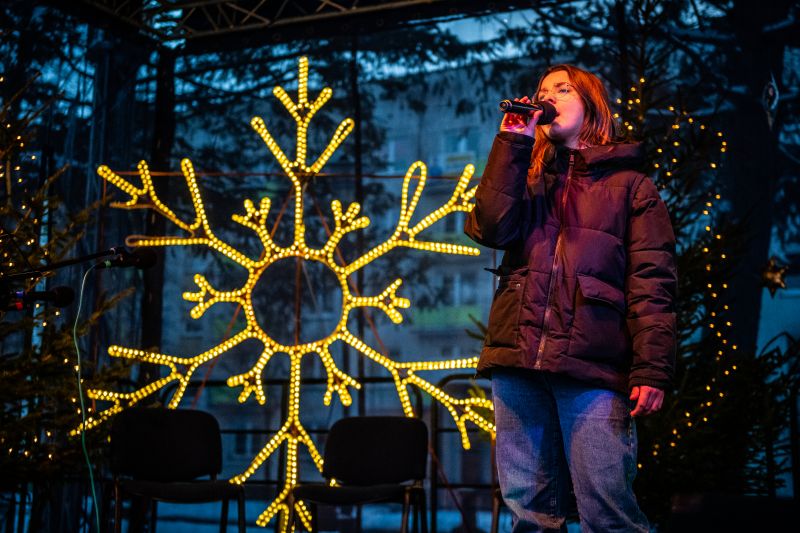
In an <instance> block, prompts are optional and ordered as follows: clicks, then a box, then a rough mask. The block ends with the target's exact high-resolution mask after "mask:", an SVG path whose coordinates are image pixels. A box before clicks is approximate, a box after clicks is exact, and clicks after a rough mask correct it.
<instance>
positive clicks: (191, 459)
mask: <svg viewBox="0 0 800 533" xmlns="http://www.w3.org/2000/svg"><path fill="white" fill-rule="evenodd" d="M221 471H222V439H221V437H220V430H219V424H218V423H217V420H216V418H214V416H213V415H211V414H210V413H206V412H203V411H193V410H188V409H163V408H137V407H134V408H130V409H126V410H124V411H122V412H121V413H120V414H118V415H117V416H116V417H115V418H114V420H113V421H112V424H111V472H112V474H113V476H114V531H116V532H119V531H120V530H121V526H122V500H123V498H124V497H126V496H128V497H135V498H141V499H143V500H144V501H145V502H147V503H152V515H151V529H150V531H155V523H156V512H157V502H159V501H163V502H170V503H206V502H214V501H221V502H222V517H221V519H220V531H221V532H224V531H225V530H226V528H227V523H228V502H229V501H230V500H231V499H236V500H237V502H238V510H239V513H238V515H239V516H238V518H239V532H240V533H244V532H245V516H244V502H245V499H244V487H243V486H242V485H235V484H232V483H229V482H228V481H227V480H218V479H217V475H218V474H219V473H220V472H221ZM202 476H210V478H211V479H210V480H198V479H197V478H199V477H202ZM145 510H146V506H145Z"/></svg>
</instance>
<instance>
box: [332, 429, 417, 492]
mask: <svg viewBox="0 0 800 533" xmlns="http://www.w3.org/2000/svg"><path fill="white" fill-rule="evenodd" d="M427 458H428V428H427V426H426V425H425V423H424V422H423V421H422V420H419V419H418V418H407V417H403V416H363V417H353V418H342V419H341V420H338V421H337V422H336V423H334V424H333V426H332V427H331V430H330V432H329V433H328V440H327V441H326V442H325V461H324V463H323V467H322V475H323V476H325V477H326V478H328V479H330V478H335V479H336V480H338V481H341V482H342V483H343V484H346V485H376V484H382V483H400V482H402V481H407V480H414V479H424V478H425V463H426V461H427Z"/></svg>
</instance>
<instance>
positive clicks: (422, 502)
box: [419, 490, 428, 533]
mask: <svg viewBox="0 0 800 533" xmlns="http://www.w3.org/2000/svg"><path fill="white" fill-rule="evenodd" d="M419 518H420V522H421V523H422V533H428V502H427V501H426V499H425V491H424V490H421V491H420V492H419Z"/></svg>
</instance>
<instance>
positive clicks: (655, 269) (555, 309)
mask: <svg viewBox="0 0 800 533" xmlns="http://www.w3.org/2000/svg"><path fill="white" fill-rule="evenodd" d="M536 100H537V101H544V102H549V103H550V104H552V105H553V106H555V109H556V116H555V119H554V120H553V122H552V123H550V124H547V125H538V124H537V121H538V120H539V118H540V117H541V115H542V112H541V111H535V112H531V113H530V114H529V116H523V115H518V114H511V113H509V114H506V115H505V117H504V118H503V121H502V123H501V124H500V133H499V134H498V135H497V137H496V139H495V141H494V145H493V146H492V150H491V153H490V155H489V160H488V162H487V164H486V170H485V171H484V173H483V177H482V179H481V182H480V185H479V186H478V190H477V193H476V195H475V198H476V205H475V209H474V210H473V211H472V213H471V214H470V216H469V217H468V219H467V221H466V225H465V231H466V233H467V234H468V235H469V236H470V237H471V238H472V239H474V240H475V241H476V242H478V243H480V244H482V245H484V246H489V247H491V248H498V249H502V250H504V251H505V253H504V255H503V260H502V264H501V265H500V267H499V268H498V269H497V271H496V274H497V276H498V282H499V283H498V287H497V291H496V293H495V296H494V301H493V303H492V308H491V311H490V314H489V326H488V332H487V334H486V338H485V341H484V347H483V350H482V352H481V358H480V363H479V365H478V371H479V372H480V373H481V374H484V375H490V376H491V380H492V393H493V398H494V410H495V420H496V424H497V468H498V473H499V479H500V488H501V491H502V494H503V499H504V500H505V502H506V504H507V505H508V507H509V509H510V510H511V512H512V513H513V523H514V526H513V531H514V532H515V533H521V532H529V531H559V530H561V531H566V526H565V521H566V519H565V515H566V509H567V503H568V502H567V499H568V497H569V493H570V491H569V488H570V482H571V485H572V487H573V489H574V493H575V497H576V500H577V505H578V514H579V515H580V521H581V529H582V530H583V531H593V532H609V531H626V532H627V531H648V528H649V526H648V522H647V518H646V517H645V516H644V514H643V513H642V511H641V510H640V509H639V506H638V504H637V502H636V497H635V496H634V494H633V488H632V485H633V479H634V477H635V475H636V470H637V463H636V451H637V450H636V448H637V441H636V431H635V426H634V421H633V417H636V416H644V415H648V414H650V413H654V412H656V411H658V410H659V409H660V408H661V405H662V402H663V400H664V391H665V389H666V388H667V387H668V386H669V385H670V381H671V379H672V375H673V370H674V364H675V311H674V304H673V300H674V298H675V291H676V286H677V279H676V269H675V258H674V254H675V237H674V234H673V231H672V226H671V224H670V219H669V215H668V213H667V210H666V207H665V206H664V203H663V202H662V201H661V199H660V197H659V195H658V191H657V190H656V187H655V186H654V185H653V183H652V181H651V180H650V179H649V178H648V177H647V176H645V175H644V174H642V173H641V172H640V171H639V170H638V168H639V167H640V165H641V163H642V158H641V153H640V149H639V145H637V144H625V143H621V142H617V141H616V140H615V139H614V120H613V118H612V116H611V111H610V110H609V106H608V102H607V93H606V90H605V88H604V86H603V84H602V82H601V81H600V80H599V79H598V78H597V76H595V75H593V74H591V73H589V72H587V71H585V70H582V69H580V68H577V67H574V66H571V65H557V66H553V67H550V68H549V69H547V71H545V73H544V75H543V76H542V77H541V79H540V80H539V83H538V86H537V91H536ZM519 101H520V102H524V103H529V102H530V100H529V99H528V98H527V97H523V98H521V99H519Z"/></svg>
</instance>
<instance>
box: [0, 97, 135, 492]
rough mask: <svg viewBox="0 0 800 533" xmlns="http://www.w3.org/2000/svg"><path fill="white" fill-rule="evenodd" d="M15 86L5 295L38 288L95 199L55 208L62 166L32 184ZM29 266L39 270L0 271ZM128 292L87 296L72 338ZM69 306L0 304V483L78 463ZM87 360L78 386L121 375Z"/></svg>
mask: <svg viewBox="0 0 800 533" xmlns="http://www.w3.org/2000/svg"><path fill="white" fill-rule="evenodd" d="M23 91H24V87H23ZM21 94H22V91H20V92H19V93H17V94H16V95H15V96H14V97H13V98H12V99H11V100H10V101H8V102H5V103H4V106H3V108H2V112H0V122H2V124H4V125H8V126H7V127H5V128H0V154H2V162H3V171H2V177H3V178H4V182H5V187H4V189H5V191H4V192H5V194H4V195H3V197H2V200H0V221H2V226H1V227H0V245H1V246H0V254H2V258H1V259H0V290H2V293H0V294H2V296H5V297H7V296H8V295H10V293H11V291H19V290H24V291H31V290H45V288H46V286H47V285H49V281H51V278H52V276H53V273H52V272H50V271H49V269H48V268H47V265H48V264H52V263H54V262H58V261H60V260H62V259H65V258H66V257H68V256H70V255H72V253H73V250H74V248H75V246H76V245H77V243H78V242H79V241H80V240H81V239H83V238H84V236H85V231H86V229H87V228H88V227H89V226H90V225H91V224H92V214H93V212H94V211H95V210H96V209H97V207H98V206H97V205H91V206H89V207H87V208H86V209H83V210H81V211H79V212H77V213H74V214H67V213H64V212H63V209H62V205H61V202H60V200H59V198H58V197H56V196H55V195H53V194H52V190H53V188H54V183H55V182H56V180H57V179H58V178H59V176H61V175H62V173H63V171H64V169H63V168H62V169H59V170H58V171H56V172H55V173H53V174H52V175H51V176H47V177H45V178H43V179H42V180H41V182H40V183H39V181H40V180H38V179H37V175H38V174H39V172H38V170H39V169H38V168H37V165H36V163H37V161H36V160H35V159H34V157H33V156H31V155H30V152H26V151H25V146H26V145H27V144H28V143H30V142H33V141H34V139H33V138H32V137H33V132H32V130H31V128H30V124H31V123H32V122H33V121H34V119H35V118H36V117H37V116H38V115H39V114H40V113H41V109H40V108H37V109H35V110H32V111H29V112H27V113H26V114H24V115H22V116H21V117H20V118H16V117H15V113H14V109H15V107H16V104H18V100H19V98H20V95H21ZM32 270H33V271H41V272H42V274H32V275H31V276H30V277H25V278H14V279H8V277H9V276H13V275H14V274H17V273H21V272H28V271H32ZM4 278H5V279H4ZM132 292H133V289H128V290H124V291H122V292H120V293H119V294H116V295H113V296H111V297H109V298H103V299H100V300H99V301H98V302H96V305H95V306H94V308H93V309H92V310H91V311H90V312H89V313H88V315H89V316H88V317H84V318H83V319H82V320H81V321H80V322H79V325H78V330H77V331H78V336H79V337H84V336H86V335H87V334H88V333H89V332H90V330H91V329H92V328H95V327H96V326H97V325H98V323H99V321H100V319H101V317H102V316H103V315H104V314H105V313H106V312H107V311H108V310H110V309H111V308H113V307H114V306H115V305H116V304H117V303H119V302H120V300H122V299H123V298H125V297H126V296H128V295H130V294H131V293H132ZM9 303H10V304H13V303H14V300H13V299H11V300H10V301H9ZM76 308H77V302H73V303H72V305H71V306H70V307H68V308H65V309H63V310H62V309H57V308H55V307H53V306H51V305H50V304H45V303H41V304H35V305H34V306H33V307H32V308H26V309H20V310H16V309H13V310H0V313H2V314H0V406H2V410H0V450H1V451H0V471H1V472H2V473H3V483H4V487H3V488H10V487H14V486H17V485H19V484H26V483H42V482H49V481H59V480H64V479H66V478H67V477H70V476H72V475H76V474H79V473H80V472H81V471H82V469H84V470H83V471H85V465H84V464H83V455H82V452H81V446H80V439H78V438H76V437H70V436H69V432H70V431H71V430H74V429H75V428H77V427H79V426H80V423H81V417H80V414H79V403H80V402H79V399H78V390H77V387H78V384H77V372H76V370H75V367H76V365H77V357H76V353H75V345H74V343H73V337H72V322H73V317H72V316H69V315H70V314H74V311H75V309H76ZM84 309H85V308H84ZM95 363H96V362H95V361H91V360H90V361H85V356H84V361H83V363H82V367H83V368H82V369H83V387H84V389H86V388H89V387H92V388H98V387H102V386H103V385H107V384H110V383H112V382H114V383H116V382H119V381H120V380H123V379H125V378H127V376H128V374H129V368H128V367H127V366H126V365H124V364H111V365H109V366H107V367H105V368H103V369H98V368H97V367H96V365H95ZM87 405H91V404H87ZM106 438H107V433H104V432H103V431H96V432H92V435H90V437H89V441H88V446H89V449H90V450H91V453H92V455H94V456H95V457H97V456H98V453H99V451H98V450H100V449H102V448H103V446H102V443H103V441H104V440H105V439H106Z"/></svg>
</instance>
